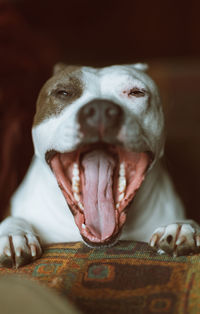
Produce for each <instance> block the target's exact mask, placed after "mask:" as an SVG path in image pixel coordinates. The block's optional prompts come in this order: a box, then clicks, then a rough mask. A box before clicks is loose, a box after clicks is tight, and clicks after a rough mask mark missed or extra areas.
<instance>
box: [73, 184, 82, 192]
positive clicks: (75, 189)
mask: <svg viewBox="0 0 200 314" xmlns="http://www.w3.org/2000/svg"><path fill="white" fill-rule="evenodd" d="M72 191H73V192H75V193H77V194H78V193H79V192H80V190H79V186H77V185H74V186H73V187H72Z"/></svg>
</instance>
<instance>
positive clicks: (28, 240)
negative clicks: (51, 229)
mask: <svg viewBox="0 0 200 314" xmlns="http://www.w3.org/2000/svg"><path fill="white" fill-rule="evenodd" d="M41 254H42V249H41V246H40V243H39V241H38V239H37V237H36V236H34V235H33V234H31V233H26V234H23V235H21V234H17V235H9V236H7V235H4V236H1V237H0V266H3V267H15V268H18V267H20V266H23V265H25V264H28V263H30V262H32V261H33V260H35V259H37V258H39V257H40V256H41Z"/></svg>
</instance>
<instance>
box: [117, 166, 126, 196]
mask: <svg viewBox="0 0 200 314" xmlns="http://www.w3.org/2000/svg"><path fill="white" fill-rule="evenodd" d="M125 189H126V177H125V166H124V163H123V162H122V163H121V164H120V167H119V178H118V191H119V193H120V194H119V197H118V201H119V202H120V201H122V200H123V198H124V191H125Z"/></svg>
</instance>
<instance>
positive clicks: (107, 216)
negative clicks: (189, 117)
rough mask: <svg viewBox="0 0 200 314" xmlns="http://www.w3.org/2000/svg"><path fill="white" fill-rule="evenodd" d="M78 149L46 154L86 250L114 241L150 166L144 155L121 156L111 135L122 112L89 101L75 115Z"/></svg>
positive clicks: (109, 104)
mask: <svg viewBox="0 0 200 314" xmlns="http://www.w3.org/2000/svg"><path fill="white" fill-rule="evenodd" d="M77 119H78V122H79V124H80V132H81V133H82V134H83V139H82V142H81V144H79V146H78V147H77V149H76V150H74V151H72V152H64V153H60V152H57V151H50V152H47V153H46V160H47V162H48V163H49V164H50V166H51V169H52V171H53V172H54V174H55V176H56V179H57V182H58V184H59V187H60V189H61V191H62V193H63V195H64V197H65V199H66V201H67V203H68V205H69V207H70V209H71V211H72V213H73V215H74V219H75V222H76V224H77V226H78V228H79V230H80V234H81V235H82V237H83V239H84V241H85V242H86V243H88V244H89V245H90V246H105V245H111V244H114V243H115V242H116V239H117V238H118V236H119V234H120V231H121V229H122V227H123V225H124V223H125V221H126V208H127V206H128V205H129V203H130V202H131V201H132V200H133V198H134V196H135V194H136V191H137V190H138V189H139V187H140V185H141V184H142V181H143V179H144V176H145V173H146V171H147V169H148V167H149V165H150V163H151V156H150V155H149V153H148V152H134V151H127V150H126V149H125V148H124V146H123V143H120V142H118V141H117V135H118V133H119V132H120V130H121V127H122V125H123V122H124V112H123V109H122V108H121V107H120V106H119V105H118V104H115V103H114V102H111V101H109V100H100V99H95V100H93V101H90V102H89V103H87V104H85V105H84V106H83V107H82V108H81V109H80V111H79V112H78V114H77Z"/></svg>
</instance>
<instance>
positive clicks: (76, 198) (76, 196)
mask: <svg viewBox="0 0 200 314" xmlns="http://www.w3.org/2000/svg"><path fill="white" fill-rule="evenodd" d="M74 198H75V200H76V201H77V202H79V201H80V195H79V194H78V193H74Z"/></svg>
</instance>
